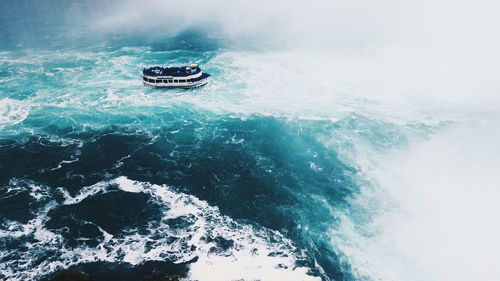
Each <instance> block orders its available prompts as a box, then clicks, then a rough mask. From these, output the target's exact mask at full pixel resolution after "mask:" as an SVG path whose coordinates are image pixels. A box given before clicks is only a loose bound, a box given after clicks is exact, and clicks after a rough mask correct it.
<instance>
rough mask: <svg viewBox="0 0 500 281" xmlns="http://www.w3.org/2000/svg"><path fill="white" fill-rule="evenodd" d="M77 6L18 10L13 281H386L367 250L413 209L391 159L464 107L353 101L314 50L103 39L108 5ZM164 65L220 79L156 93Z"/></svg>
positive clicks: (6, 248) (183, 38) (10, 232)
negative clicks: (66, 279)
mask: <svg viewBox="0 0 500 281" xmlns="http://www.w3.org/2000/svg"><path fill="white" fill-rule="evenodd" d="M49 2H50V1H49ZM26 3H29V2H26ZM26 3H25V2H19V3H18V4H17V5H25V4H26ZM44 3H45V2H44ZM70 3H73V4H72V5H70V7H71V9H68V8H67V7H66V6H61V7H59V6H57V7H53V9H49V11H48V13H54V14H57V13H56V12H54V11H58V10H59V9H60V10H62V11H67V13H62V14H58V15H59V16H55V17H54V18H50V17H45V16H42V15H43V13H42V12H40V11H41V10H43V9H42V8H43V7H44V4H43V3H42V4H39V6H38V9H36V10H34V11H33V10H30V9H28V11H29V12H27V13H26V14H24V15H20V14H19V7H16V5H14V4H11V6H8V5H7V6H6V7H5V8H3V10H2V12H3V19H2V25H0V30H1V31H2V33H1V35H2V36H3V38H8V39H9V40H3V41H2V44H1V45H0V46H1V49H0V81H1V83H0V113H1V115H0V171H1V172H0V214H1V217H0V236H1V237H2V239H1V241H0V279H2V280H4V279H5V280H47V279H48V278H49V276H50V275H51V274H53V273H54V272H56V271H59V270H61V269H66V268H73V269H77V270H80V271H84V272H86V273H88V274H90V275H91V276H92V278H93V279H92V280H118V279H120V280H144V279H145V278H147V277H150V276H151V275H154V274H157V275H162V274H177V275H180V276H182V277H184V278H186V280H236V279H238V280H243V279H245V280H277V279H276V278H282V279H283V280H285V279H286V280H384V279H379V277H377V276H378V275H377V272H371V271H374V270H375V269H376V268H377V267H376V266H372V264H371V263H370V262H365V261H366V260H376V259H377V258H378V256H377V253H375V251H376V249H374V252H373V253H371V254H373V257H369V258H367V257H365V256H366V254H367V253H366V252H365V251H364V250H366V251H368V253H370V252H369V251H370V250H371V249H368V248H366V249H363V247H364V246H363V245H365V244H363V243H365V242H366V241H371V240H370V239H371V238H373V237H375V236H376V235H377V233H379V230H377V229H376V228H372V227H371V226H372V225H374V224H375V223H376V222H377V220H378V219H377V218H379V215H380V214H384V213H385V212H390V211H394V209H397V206H396V205H397V204H395V203H394V201H393V198H391V196H386V191H384V190H379V189H378V188H379V182H378V180H380V179H379V178H377V177H376V176H374V174H375V172H374V171H378V170H377V169H378V168H377V167H378V166H377V164H378V161H382V160H383V157H384V156H387V155H389V154H391V153H393V152H394V151H399V150H404V149H406V148H407V147H408V146H409V145H410V144H411V143H414V142H417V141H424V140H426V139H427V138H428V137H429V136H432V135H433V134H435V133H436V132H440V131H443V130H445V129H446V128H448V127H449V126H450V125H451V124H454V123H455V122H456V120H454V119H453V118H451V117H449V116H456V115H454V114H455V112H454V111H453V110H449V111H446V110H445V111H446V114H444V115H446V117H443V118H438V117H436V116H441V114H433V113H431V112H432V110H434V108H433V107H428V108H423V109H422V108H421V109H418V110H416V109H412V108H411V106H409V107H408V108H406V109H404V108H401V107H400V104H393V103H384V102H380V101H378V100H377V99H370V98H366V97H359V96H355V95H350V93H349V90H353V91H356V87H350V86H343V85H340V86H339V85H338V84H335V82H332V83H334V84H328V83H330V82H331V81H332V79H331V78H329V77H325V76H322V75H326V74H325V73H324V71H319V72H318V71H315V70H311V71H312V72H313V75H309V74H308V73H309V68H305V67H303V66H304V65H303V64H302V62H303V61H304V60H305V61H306V62H307V63H309V61H310V62H311V64H312V65H315V62H317V57H315V56H314V55H311V53H303V52H295V51H290V50H283V51H279V48H274V49H266V50H264V48H262V46H261V47H259V46H257V45H258V44H255V43H253V44H245V43H243V42H239V43H237V42H235V41H237V40H235V38H229V37H226V36H224V35H223V33H221V32H220V31H219V30H217V29H214V27H213V26H208V27H207V26H199V25H194V26H189V27H186V28H180V27H177V28H174V29H172V30H168V31H165V32H159V33H158V34H154V36H151V35H150V34H148V33H147V32H145V31H143V30H140V29H139V30H134V31H131V32H116V33H114V32H110V33H101V32H98V30H96V29H94V28H95V27H93V26H88V25H85V21H84V20H83V19H84V18H85V16H86V15H87V13H91V12H92V11H93V9H92V5H96V4H95V3H92V2H88V3H86V4H85V5H84V4H82V6H81V7H80V6H78V5H76V4H74V3H77V4H78V1H71V2H70ZM75 5H76V6H75ZM41 7H42V8H41ZM75 7H77V8H78V7H79V9H81V10H78V9H76V8H75ZM82 7H83V8H82ZM67 9H68V10H67ZM75 9H76V10H75ZM12 11H17V12H16V13H14V14H13V12H12ZM75 11H80V13H76V12H75ZM72 13H75V14H74V15H76V17H75V18H74V22H73V24H68V25H67V26H61V24H60V23H66V24H67V23H68V19H67V17H70V16H71V15H73V14H72ZM16 15H17V16H16ZM78 15H79V16H78ZM59 17H61V18H59ZM20 26H24V27H27V28H25V29H24V30H22V29H21V28H20ZM40 32H42V33H43V35H41V34H39V33H40ZM251 41H252V40H249V41H248V42H251ZM304 54H306V55H304ZM328 54H329V53H328ZM328 54H326V55H328ZM308 55H311V56H310V57H309V56H308ZM320 57H321V56H320ZM304 58H305V59H304ZM153 61H154V62H155V64H168V65H183V64H186V63H188V62H196V63H199V64H200V65H201V67H202V70H203V71H205V72H207V73H210V74H211V80H210V82H209V84H208V85H206V86H205V87H202V88H199V89H193V90H159V89H150V88H146V87H144V86H143V85H142V81H141V79H140V76H139V72H140V71H141V70H142V68H143V67H146V66H149V65H151V64H152V63H153ZM312 68H315V67H314V66H312V67H311V69H312ZM327 74H328V73H327ZM328 75H330V74H328ZM323 78H326V79H323ZM325 81H326V82H325ZM332 85H333V86H332ZM339 89H340V90H339ZM450 112H451V113H450ZM381 159H382V160H381ZM382 162H383V161H382ZM377 249H378V248H377ZM360 256H362V257H361V258H360ZM228 268H232V269H233V270H227V269H228ZM387 280H392V279H387ZM412 280H413V279H412Z"/></svg>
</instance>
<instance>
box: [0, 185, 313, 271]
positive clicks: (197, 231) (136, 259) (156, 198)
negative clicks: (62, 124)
mask: <svg viewBox="0 0 500 281" xmlns="http://www.w3.org/2000/svg"><path fill="white" fill-rule="evenodd" d="M13 184H15V183H14V182H13ZM30 186H31V185H30ZM31 188H32V189H33V192H37V191H38V190H40V187H39V186H36V185H33V186H31ZM58 190H59V191H60V192H61V191H62V189H58ZM116 190H122V191H125V192H133V193H145V194H148V195H149V196H150V197H151V200H152V202H154V203H156V204H159V205H160V206H162V216H161V218H160V220H159V221H157V222H150V224H149V225H150V226H149V227H148V229H147V231H146V232H145V233H144V231H142V232H141V233H142V234H139V232H137V231H132V229H129V230H126V231H125V232H122V233H119V234H115V235H111V234H110V233H108V232H106V231H105V230H103V229H102V228H101V227H100V226H98V225H96V226H97V227H98V229H99V231H101V233H102V235H103V238H102V239H101V240H100V242H99V245H98V246H96V247H89V246H85V245H82V246H77V247H76V248H71V247H68V246H65V245H66V242H67V240H66V239H65V238H63V236H61V234H59V232H60V230H49V229H47V228H45V223H46V222H47V221H48V220H49V219H50V218H49V217H47V213H48V212H49V211H50V210H54V209H56V208H58V206H60V205H59V204H57V203H56V202H55V201H53V200H50V198H46V200H50V201H48V202H49V203H47V204H46V205H45V206H44V207H42V208H41V209H40V210H39V212H38V213H37V214H36V218H35V219H33V220H31V221H30V222H28V223H27V224H21V223H17V222H15V221H9V222H6V223H4V224H3V225H2V231H1V232H0V234H1V236H2V237H3V238H4V239H14V238H16V239H19V238H21V237H22V238H23V239H27V242H26V245H27V250H26V251H23V252H19V253H17V254H18V255H19V258H18V259H16V260H15V261H13V260H9V262H8V263H2V265H0V271H1V272H2V274H4V275H5V278H7V279H9V280H26V279H37V278H40V277H41V276H44V275H46V274H48V273H50V272H53V271H56V270H58V269H61V268H68V267H70V266H72V265H76V264H82V263H88V262H96V261H107V262H115V263H116V262H118V263H119V262H125V263H129V264H132V265H138V264H141V263H143V262H145V261H151V260H157V261H162V260H168V261H171V262H174V263H181V262H188V261H191V260H192V259H193V258H195V257H197V258H198V260H197V261H196V262H194V263H193V264H191V266H190V268H191V271H190V276H189V279H190V280H200V281H201V280H234V279H235V278H237V279H242V280H243V279H244V280H253V279H259V280H276V279H275V278H286V279H287V280H319V278H317V277H313V276H310V275H307V272H308V269H307V268H304V267H297V266H296V261H297V259H300V258H303V257H301V256H300V255H302V254H300V253H299V252H297V249H296V248H295V247H294V246H293V245H292V243H291V242H290V241H289V240H287V239H285V238H283V237H282V236H281V234H279V233H278V232H275V231H269V230H266V229H263V228H259V227H255V226H251V225H245V224H241V223H239V222H237V221H234V220H232V219H230V218H228V217H226V216H223V215H221V214H220V212H219V211H218V209H217V208H216V207H211V206H209V205H208V204H207V203H206V202H203V201H201V200H199V199H197V198H196V197H194V196H191V195H187V194H182V193H177V192H175V191H173V190H172V189H171V188H169V187H167V186H160V185H153V184H149V183H144V182H137V181H132V180H130V179H127V178H126V177H118V178H116V179H114V180H110V181H104V182H99V183H97V184H95V185H92V186H87V187H84V188H82V189H81V190H80V191H79V192H78V193H77V194H76V195H75V196H73V197H72V196H70V195H69V194H68V193H67V192H66V193H65V197H66V199H65V200H64V201H63V202H62V204H64V205H71V204H78V203H80V202H82V201H83V200H85V199H87V198H91V197H94V196H98V195H99V194H104V193H109V192H113V191H116ZM171 219H180V220H186V222H189V224H187V226H185V227H180V228H179V227H175V226H172V225H169V224H168V222H169V220H171ZM85 223H89V224H94V223H92V222H85ZM14 229H20V230H19V231H14ZM30 237H32V238H30ZM217 239H224V240H226V241H232V243H231V246H230V247H229V248H224V247H223V248H220V246H219V245H218V244H217V243H216V241H217ZM271 241H273V242H271ZM54 249H58V250H57V253H58V254H55V255H51V254H49V255H48V256H46V257H45V258H44V260H43V261H42V262H41V263H39V264H36V263H33V262H34V261H35V260H37V257H38V255H47V254H48V253H50V252H51V251H53V250H54ZM5 255H6V252H5V250H2V251H1V253H0V257H5ZM227 266H230V267H231V268H233V269H234V271H227V270H225V271H221V272H220V274H218V275H217V276H218V277H217V278H215V276H214V275H213V274H209V275H207V274H206V273H207V272H210V271H211V270H219V269H222V268H223V267H227Z"/></svg>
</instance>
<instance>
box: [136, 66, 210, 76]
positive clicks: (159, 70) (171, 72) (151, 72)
mask: <svg viewBox="0 0 500 281" xmlns="http://www.w3.org/2000/svg"><path fill="white" fill-rule="evenodd" d="M200 71H201V70H200V69H199V68H191V67H188V66H172V67H161V66H153V67H149V68H144V69H143V71H142V73H143V74H144V75H147V76H174V77H182V76H189V75H193V74H196V73H198V72H200Z"/></svg>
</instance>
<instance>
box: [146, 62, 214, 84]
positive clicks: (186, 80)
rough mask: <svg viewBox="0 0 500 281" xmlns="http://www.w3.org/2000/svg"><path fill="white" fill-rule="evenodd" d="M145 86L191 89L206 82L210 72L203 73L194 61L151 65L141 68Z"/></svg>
mask: <svg viewBox="0 0 500 281" xmlns="http://www.w3.org/2000/svg"><path fill="white" fill-rule="evenodd" d="M141 76H142V80H143V81H144V85H145V86H150V87H153V88H180V89H191V88H196V87H201V86H203V85H205V84H207V83H208V78H209V77H210V74H208V73H203V72H202V71H201V69H200V67H199V65H198V64H196V63H190V64H189V65H187V66H174V67H161V66H153V67H149V68H144V69H143V70H142V75H141Z"/></svg>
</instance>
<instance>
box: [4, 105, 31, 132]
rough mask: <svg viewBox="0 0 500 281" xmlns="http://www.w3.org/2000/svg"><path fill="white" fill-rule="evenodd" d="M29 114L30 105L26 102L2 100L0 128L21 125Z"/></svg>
mask: <svg viewBox="0 0 500 281" xmlns="http://www.w3.org/2000/svg"><path fill="white" fill-rule="evenodd" d="M29 113H30V108H29V104H28V103H27V102H25V101H20V100H13V99H9V98H4V99H0V128H1V127H4V126H8V125H15V124H18V123H21V122H22V121H23V120H24V119H26V117H28V115H29Z"/></svg>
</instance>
